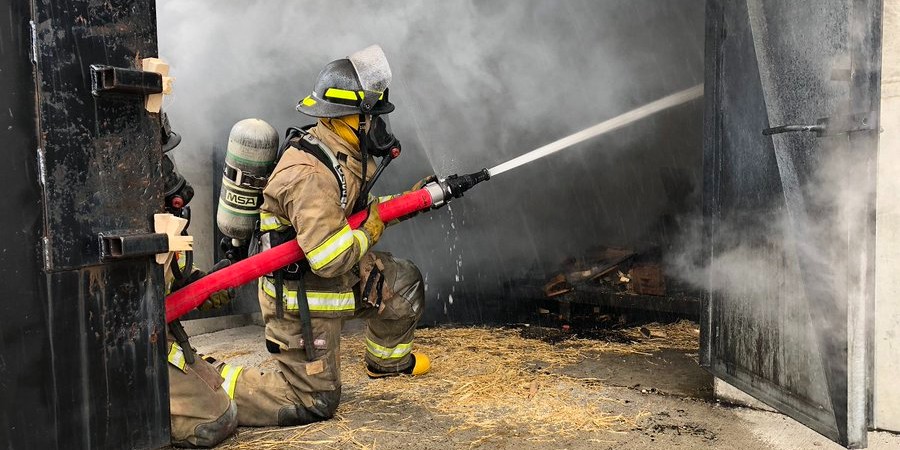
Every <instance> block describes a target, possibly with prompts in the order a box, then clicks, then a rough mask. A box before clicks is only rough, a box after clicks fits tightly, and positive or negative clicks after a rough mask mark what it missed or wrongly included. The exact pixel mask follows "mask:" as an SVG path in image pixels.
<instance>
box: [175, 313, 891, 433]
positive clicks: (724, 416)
mask: <svg viewBox="0 0 900 450" xmlns="http://www.w3.org/2000/svg"><path fill="white" fill-rule="evenodd" d="M347 333H350V334H352V333H359V331H358V329H356V330H349V331H345V334H347ZM262 336H263V332H262V328H261V327H258V326H245V327H240V328H233V329H228V330H223V331H218V332H215V333H209V334H204V335H199V336H195V337H194V338H192V343H193V345H194V346H195V347H197V348H198V350H200V351H201V352H203V353H206V354H212V355H214V356H217V357H219V358H221V359H225V360H228V361H229V362H230V363H232V364H240V365H248V366H254V365H260V364H262V366H263V367H271V360H270V358H269V355H268V353H266V352H265V349H264V347H263V337H262ZM345 351H347V350H346V348H345ZM348 357H349V358H350V360H349V361H347V362H349V363H345V365H344V367H343V369H342V370H343V371H344V373H348V371H358V370H362V360H361V355H348ZM560 373H562V374H564V375H567V376H570V377H573V378H574V379H592V380H598V379H599V380H600V384H601V385H602V386H601V387H597V386H595V385H593V384H592V385H591V388H590V389H587V388H586V389H585V390H584V392H583V393H580V392H576V393H575V394H576V395H583V398H584V399H585V401H595V400H591V399H594V398H601V399H604V400H602V401H604V402H605V403H604V405H605V406H604V408H606V409H608V411H609V413H610V414H621V415H622V416H626V417H634V416H639V417H640V418H639V419H638V420H637V421H636V422H635V424H634V426H633V427H631V428H630V429H625V430H621V431H620V432H606V433H583V432H576V433H574V434H573V433H567V434H566V435H565V436H562V435H560V436H551V437H549V438H548V437H547V436H540V437H538V436H533V435H529V432H528V431H527V430H525V429H516V428H504V429H493V430H490V431H485V430H478V429H458V428H459V425H460V424H459V423H457V422H455V421H454V420H453V419H452V418H447V417H445V416H441V415H438V414H435V413H434V411H432V410H430V409H429V404H428V399H427V398H422V399H421V401H420V402H410V401H402V402H397V401H395V399H391V398H388V397H385V396H381V397H379V398H363V397H361V396H360V392H359V388H358V386H353V385H348V384H347V383H346V382H345V385H344V392H343V401H344V402H355V404H356V405H359V404H360V403H365V404H367V405H369V404H370V405H371V407H367V408H362V409H361V408H352V410H353V411H352V412H350V413H346V414H344V413H342V410H341V409H339V410H338V417H337V418H336V419H335V420H332V421H329V422H326V423H323V424H316V425H314V426H313V427H306V428H303V427H299V428H298V427H294V428H287V429H279V428H270V429H265V428H263V429H259V428H241V429H240V430H239V433H238V434H237V435H236V436H235V437H233V438H231V439H229V440H227V441H226V442H225V443H223V444H222V446H220V447H221V448H241V449H244V448H368V449H376V448H410V449H412V448H415V449H469V448H483V449H516V450H531V449H545V448H558V449H573V450H575V449H604V448H606V449H617V450H618V449H646V448H660V449H667V448H684V449H708V448H713V449H735V450H756V449H760V450H761V449H784V450H794V449H822V450H826V449H840V448H842V447H840V446H838V445H836V444H834V443H832V442H831V441H829V440H828V439H826V438H824V437H822V436H820V435H818V434H816V433H815V432H813V431H811V430H809V429H807V428H806V427H804V426H803V425H801V424H799V423H798V422H796V421H794V420H792V419H790V418H788V417H786V416H783V415H781V414H777V413H772V412H766V411H760V410H754V409H748V408H742V407H735V406H730V405H725V404H720V403H717V402H716V401H714V400H713V399H712V378H711V377H710V375H709V374H707V373H706V372H705V371H703V370H702V369H700V367H699V366H698V365H697V363H696V355H695V354H690V353H686V352H683V351H681V352H679V351H674V350H667V349H664V350H661V351H660V352H657V353H655V354H651V355H641V354H626V355H614V354H600V355H593V356H591V357H588V358H586V359H584V360H583V361H581V362H580V363H578V364H575V365H572V366H568V367H565V368H563V369H561V370H560ZM344 378H345V379H353V380H360V379H364V378H359V377H358V376H356V377H353V376H345V377H344ZM377 382H379V381H377V380H374V381H373V380H367V379H365V381H362V382H360V383H377ZM409 382H410V383H415V382H416V381H415V379H410V380H409ZM869 448H871V449H877V450H882V449H900V436H898V435H893V434H889V433H880V432H879V433H871V435H870V438H869Z"/></svg>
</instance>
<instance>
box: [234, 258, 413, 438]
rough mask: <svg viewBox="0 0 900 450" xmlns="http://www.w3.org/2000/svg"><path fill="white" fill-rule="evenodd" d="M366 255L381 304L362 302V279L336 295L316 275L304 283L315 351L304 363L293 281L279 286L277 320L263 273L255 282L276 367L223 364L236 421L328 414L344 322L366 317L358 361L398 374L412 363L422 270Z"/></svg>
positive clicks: (336, 390)
mask: <svg viewBox="0 0 900 450" xmlns="http://www.w3.org/2000/svg"><path fill="white" fill-rule="evenodd" d="M366 257H369V258H372V259H377V260H378V261H379V263H378V265H379V266H381V267H382V268H383V269H382V274H383V276H384V283H383V285H382V286H383V289H382V294H383V296H382V305H381V307H380V308H376V307H374V306H371V305H368V304H362V301H361V293H360V289H361V287H360V286H362V285H364V283H357V284H356V288H355V292H352V293H343V294H342V293H340V292H339V291H340V289H341V287H340V286H335V287H334V289H333V291H335V292H321V291H322V290H324V289H326V288H327V287H328V286H327V285H328V280H326V279H320V280H321V281H322V282H323V283H321V284H317V283H312V284H311V283H306V284H307V286H306V289H307V295H308V297H309V304H310V309H311V316H312V320H311V323H312V331H313V333H312V336H313V341H314V348H315V352H314V353H315V354H314V357H313V358H312V359H311V360H310V359H308V358H307V356H306V352H305V350H304V344H303V333H302V322H301V320H300V316H299V314H298V312H297V310H296V303H294V304H293V306H294V307H293V308H292V303H291V301H292V300H294V301H296V297H292V296H296V292H295V291H294V292H292V291H291V289H295V288H296V283H294V284H291V283H288V282H286V283H285V286H284V292H283V295H284V298H285V302H286V307H285V310H284V317H283V318H278V317H277V315H276V314H275V298H274V296H273V295H272V290H271V286H269V285H267V284H266V283H267V281H266V279H265V278H263V279H262V280H261V282H260V292H259V304H260V308H261V310H262V315H263V320H264V321H265V324H266V346H267V347H268V349H269V351H270V352H273V356H274V358H275V360H276V363H277V367H278V369H277V370H274V371H269V372H262V371H260V370H258V369H254V368H249V367H248V368H243V369H241V368H235V367H229V366H227V365H226V366H224V367H223V368H222V374H223V376H224V377H225V379H226V384H229V383H233V385H234V399H235V401H236V402H237V406H238V422H239V424H240V425H249V426H271V425H280V426H286V425H300V424H306V423H311V422H316V421H320V420H325V419H329V418H331V417H332V416H333V415H334V412H335V410H336V409H337V406H338V403H339V401H340V396H341V373H340V351H341V342H340V336H341V327H342V324H343V321H344V320H346V319H349V318H360V319H363V320H365V321H366V331H365V347H366V348H365V352H366V354H365V361H366V363H367V364H369V365H370V366H371V367H373V368H374V369H377V370H380V371H396V372H399V371H402V370H404V369H407V368H409V367H410V366H411V365H412V363H413V360H412V357H411V353H410V352H411V350H412V341H413V332H414V330H415V328H416V324H417V323H418V321H419V318H420V317H421V316H422V311H423V309H424V301H425V286H424V282H423V281H422V275H421V274H420V273H419V270H418V269H417V268H416V266H415V265H413V264H412V263H411V262H409V261H407V260H403V259H395V258H393V257H392V256H391V255H390V254H386V253H378V252H370V254H369V255H366ZM373 264H374V262H373ZM364 265H365V264H361V266H364ZM370 267H371V265H370ZM362 270H363V271H365V270H366V269H362ZM365 278H366V276H365V274H364V276H363V279H365ZM342 302H343V303H342ZM360 350H362V349H360ZM354 351H356V349H354ZM235 372H237V374H235Z"/></svg>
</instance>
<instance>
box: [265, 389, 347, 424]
mask: <svg viewBox="0 0 900 450" xmlns="http://www.w3.org/2000/svg"><path fill="white" fill-rule="evenodd" d="M312 399H313V404H312V406H310V407H309V408H307V407H306V406H303V405H302V404H300V405H290V406H285V407H284V408H281V410H280V411H278V426H282V427H284V426H294V425H306V424H308V423H313V422H319V421H322V420H328V419H330V418H332V417H334V412H335V411H337V407H338V404H340V402H341V388H337V389H335V390H333V391H325V392H316V393H313V394H312Z"/></svg>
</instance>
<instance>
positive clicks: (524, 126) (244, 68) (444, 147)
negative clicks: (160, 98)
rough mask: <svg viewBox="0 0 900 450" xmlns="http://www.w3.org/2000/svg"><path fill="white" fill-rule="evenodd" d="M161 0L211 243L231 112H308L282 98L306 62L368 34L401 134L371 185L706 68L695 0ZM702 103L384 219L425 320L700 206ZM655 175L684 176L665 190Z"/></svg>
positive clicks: (481, 303) (594, 116)
mask: <svg viewBox="0 0 900 450" xmlns="http://www.w3.org/2000/svg"><path fill="white" fill-rule="evenodd" d="M157 10H158V23H159V40H160V43H159V48H160V55H161V56H162V57H163V58H167V59H168V61H169V62H170V64H171V66H172V72H171V73H172V75H173V76H174V77H175V78H176V80H175V91H174V94H173V95H172V96H170V98H169V99H167V104H166V108H167V110H168V111H169V113H170V117H171V119H172V123H173V128H174V129H175V130H176V131H179V132H181V134H182V135H183V136H184V141H183V144H182V145H181V147H179V149H178V150H176V151H175V158H176V159H177V162H178V163H179V168H180V169H181V170H182V172H183V173H184V175H185V176H186V177H187V178H188V179H189V180H190V181H191V182H192V183H193V184H194V186H195V188H196V190H197V196H196V197H195V199H194V201H193V203H192V205H193V207H194V223H193V225H192V231H193V234H195V236H196V237H197V241H198V244H197V246H198V248H211V247H212V246H213V242H212V230H213V227H214V222H213V217H214V209H213V208H214V205H215V201H214V197H215V195H216V193H214V192H212V187H211V186H212V180H213V178H214V177H217V176H218V175H217V174H214V173H211V172H212V170H211V169H210V167H211V166H212V164H211V161H212V158H213V147H214V146H217V145H218V146H220V147H223V146H224V143H225V141H226V138H227V132H228V130H229V129H230V127H231V125H232V124H233V123H235V122H236V121H238V120H240V119H243V118H247V117H257V118H261V119H264V120H266V121H268V122H269V123H271V124H272V125H273V126H275V128H276V129H279V130H284V129H285V128H286V127H287V126H290V125H297V124H303V123H308V122H309V120H308V119H307V118H305V117H301V116H299V115H298V114H297V113H296V112H295V111H294V106H295V105H296V103H297V101H298V100H299V99H301V98H302V97H304V96H306V95H307V94H308V93H309V91H310V90H311V89H312V86H313V83H314V81H315V77H316V75H317V74H318V71H319V70H320V69H321V68H322V67H323V66H324V64H326V63H327V62H329V61H331V60H333V59H336V58H340V57H345V56H346V55H349V54H351V53H353V52H354V51H357V50H359V49H362V48H364V47H366V46H368V45H370V44H373V43H378V44H380V45H381V46H382V47H383V48H384V50H385V53H386V54H387V57H388V60H389V61H390V63H391V69H392V72H393V83H392V87H391V100H392V101H393V102H394V103H396V104H397V110H396V112H394V113H393V114H391V125H392V127H393V129H394V132H395V133H396V135H397V136H398V138H399V139H400V140H401V142H402V143H403V156H402V157H401V158H400V159H399V160H397V161H396V162H394V163H393V164H392V166H391V168H389V169H388V171H387V173H386V174H385V176H384V177H383V178H382V181H380V182H379V185H378V186H377V187H376V191H378V192H377V193H389V192H398V191H403V190H405V189H407V188H408V187H409V186H410V185H412V184H413V183H414V182H415V181H416V180H418V179H419V178H421V177H423V176H425V175H427V174H429V173H437V174H439V175H449V174H452V173H457V172H472V171H475V170H478V169H481V168H482V167H492V166H494V165H496V164H498V163H501V162H503V161H506V160H509V159H511V158H513V157H516V156H519V155H522V154H524V153H526V152H527V151H529V150H532V149H534V148H537V147H540V146H541V145H544V144H547V143H549V142H552V141H554V140H556V139H559V138H561V137H564V136H567V135H569V134H571V133H573V132H575V131H578V130H581V129H584V128H587V127H589V126H592V125H594V124H597V123H599V122H601V121H603V120H606V119H609V118H612V117H615V116H616V115H618V114H621V113H623V112H625V111H629V110H631V109H634V108H636V107H638V106H640V105H642V104H645V103H647V102H649V101H652V100H655V99H658V98H661V97H664V96H666V95H668V94H671V93H673V92H676V91H679V90H682V89H685V88H688V87H690V86H694V85H696V84H699V83H701V82H702V78H703V76H702V73H703V69H702V66H703V2H702V1H701V0H677V1H666V2H659V1H654V0H637V1H633V0H622V1H612V2H595V1H590V0H582V1H566V2H558V1H552V0H528V1H516V2H491V1H475V0H470V1H453V2H404V1H399V0H390V1H381V2H366V1H363V0H356V1H304V2H290V1H275V0H266V1H255V2H246V1H242V2H237V1H231V2H228V1H221V0H217V1H212V0H204V1H191V2H177V1H173V0H160V1H158V3H157ZM701 111H702V110H701V102H700V101H694V102H692V103H689V104H686V105H684V106H681V107H678V108H674V109H671V110H668V111H664V112H661V113H659V114H657V115H656V116H653V117H650V118H648V119H646V120H644V121H641V122H639V123H635V124H633V125H631V126H629V127H628V128H623V129H620V130H618V131H616V132H614V133H610V134H609V135H606V136H603V137H600V138H597V139H595V140H593V141H589V142H586V143H583V144H580V145H578V146H576V147H573V148H572V149H569V150H566V151H565V152H561V153H559V154H557V155H553V156H552V157H548V158H544V159H542V160H540V161H536V162H534V163H531V164H528V165H526V166H522V167H520V168H518V169H516V170H515V171H513V172H510V173H508V174H504V176H503V177H499V178H497V179H496V180H492V181H490V182H488V183H484V184H482V185H479V186H478V187H477V188H476V189H474V190H473V191H472V192H471V193H469V194H467V195H466V197H465V198H463V199H460V200H457V201H456V202H455V203H453V204H451V205H450V207H448V208H444V209H442V210H440V211H436V212H433V213H429V214H426V215H421V216H419V217H417V218H416V219H414V220H412V221H409V222H406V223H403V224H401V225H399V226H397V227H395V228H393V229H390V230H388V232H387V233H386V238H385V239H384V240H383V242H382V243H380V244H379V247H380V248H381V250H388V251H391V252H392V253H394V254H395V255H397V256H399V257H405V258H409V259H411V260H413V261H415V262H416V263H417V265H418V266H419V267H420V269H421V270H422V272H423V274H424V275H425V276H426V278H427V282H428V294H427V295H428V299H427V300H428V308H427V311H426V319H425V320H426V321H427V322H431V321H446V320H455V321H503V320H506V319H507V317H508V316H509V315H510V314H511V313H510V311H512V310H514V309H515V308H516V307H517V303H516V299H515V298H510V297H509V294H508V293H509V290H508V288H509V286H510V285H511V284H515V282H516V280H517V279H518V278H519V277H521V276H522V274H524V273H526V272H528V271H529V270H531V269H533V270H534V271H536V272H535V273H538V275H537V276H542V275H541V274H542V273H543V274H547V275H549V274H551V273H552V272H553V271H554V270H556V269H557V268H558V267H559V264H560V262H561V261H562V260H563V259H565V258H567V257H571V256H579V255H582V254H584V252H585V249H587V248H589V247H591V246H594V245H598V244H621V245H634V246H639V245H641V244H642V240H644V239H647V237H648V236H651V240H652V239H653V238H654V237H653V233H654V227H655V226H656V224H657V222H658V220H659V217H660V216H661V215H662V214H664V213H671V212H673V211H672V209H673V208H680V209H690V208H693V207H695V206H696V204H697V202H698V199H699V197H698V196H696V190H697V189H699V185H700V167H701V137H700V136H701V134H700V133H701V120H702V117H701V114H702V112H701ZM664 173H669V174H679V175H678V177H680V181H679V183H680V185H683V186H688V187H687V188H686V189H681V190H679V193H677V196H678V198H672V194H673V193H672V192H669V191H668V189H667V184H666V182H665V179H664V177H663V175H662V174H664ZM674 212H680V211H674ZM210 255H211V251H210V252H209V253H207V254H206V255H201V257H200V258H199V260H200V262H201V263H204V264H209V263H210V262H211V261H210V260H211V256H210ZM451 296H452V303H451Z"/></svg>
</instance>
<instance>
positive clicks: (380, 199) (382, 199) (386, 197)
mask: <svg viewBox="0 0 900 450" xmlns="http://www.w3.org/2000/svg"><path fill="white" fill-rule="evenodd" d="M399 196H400V194H397V195H382V196H381V197H378V203H384V202H386V201H388V200H393V199H395V198H397V197H399Z"/></svg>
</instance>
